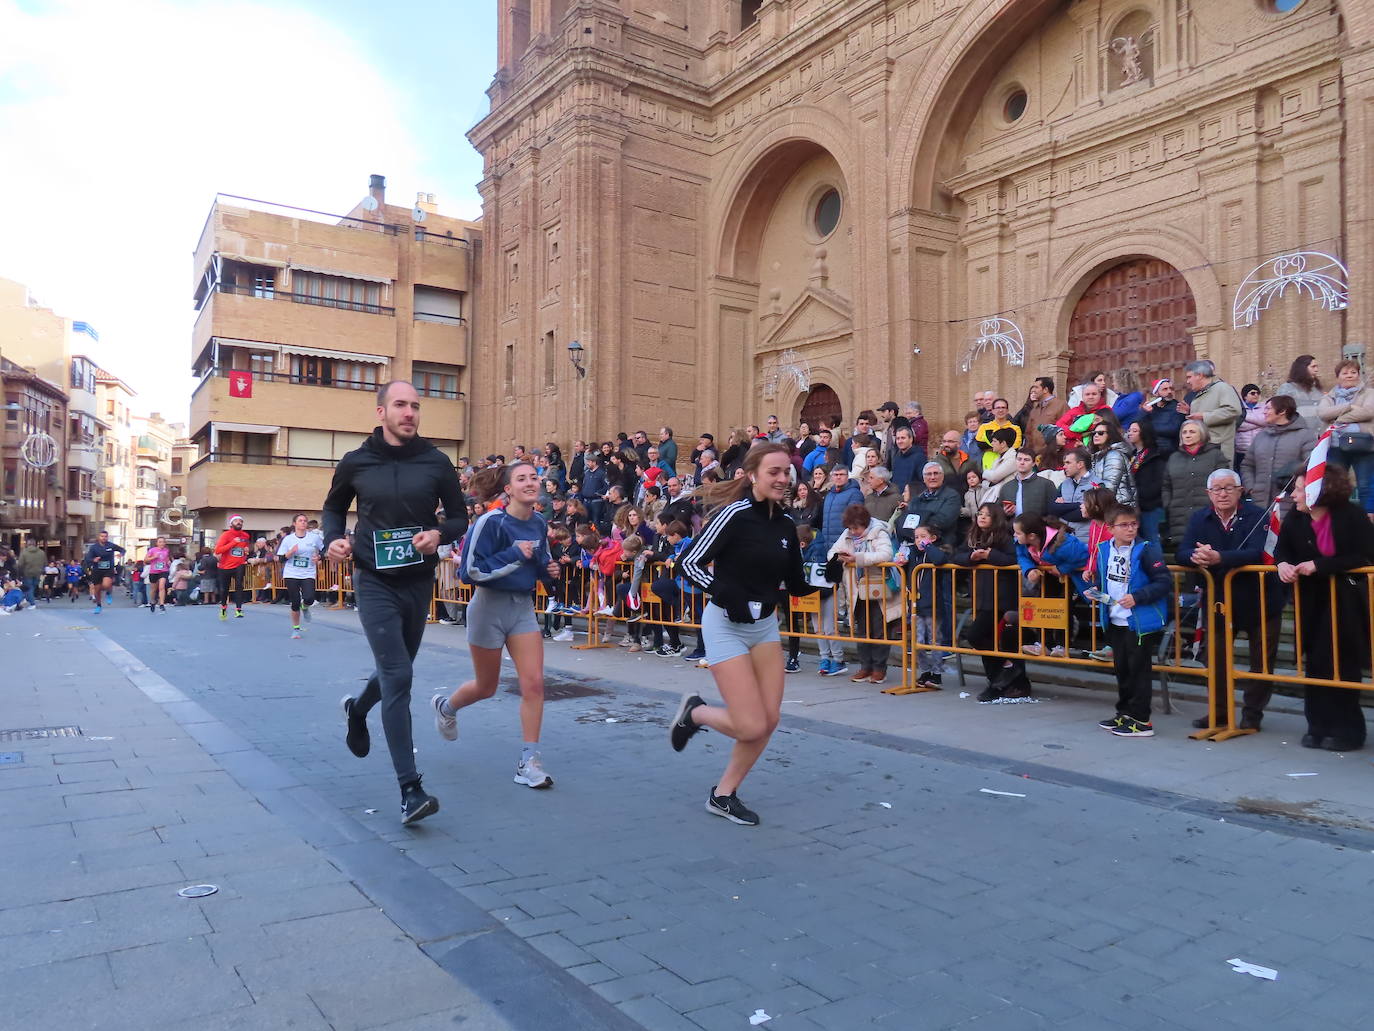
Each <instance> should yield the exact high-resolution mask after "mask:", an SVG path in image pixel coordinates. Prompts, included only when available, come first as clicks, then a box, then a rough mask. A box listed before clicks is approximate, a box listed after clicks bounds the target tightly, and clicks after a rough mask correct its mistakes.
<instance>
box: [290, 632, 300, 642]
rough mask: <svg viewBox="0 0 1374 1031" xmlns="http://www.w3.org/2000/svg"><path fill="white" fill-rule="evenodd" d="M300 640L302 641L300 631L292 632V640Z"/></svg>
mask: <svg viewBox="0 0 1374 1031" xmlns="http://www.w3.org/2000/svg"><path fill="white" fill-rule="evenodd" d="M300 639H301V632H300V631H299V630H292V631H291V640H293V641H299V640H300Z"/></svg>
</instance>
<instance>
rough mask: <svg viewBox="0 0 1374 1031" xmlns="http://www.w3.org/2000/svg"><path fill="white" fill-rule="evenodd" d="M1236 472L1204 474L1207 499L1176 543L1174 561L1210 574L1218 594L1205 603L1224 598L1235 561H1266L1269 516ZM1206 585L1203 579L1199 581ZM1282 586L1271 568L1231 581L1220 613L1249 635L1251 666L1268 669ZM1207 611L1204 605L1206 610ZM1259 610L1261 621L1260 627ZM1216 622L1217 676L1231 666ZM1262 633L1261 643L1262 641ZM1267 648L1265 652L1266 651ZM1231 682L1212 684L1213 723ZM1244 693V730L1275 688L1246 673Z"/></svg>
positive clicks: (1254, 723) (1256, 723) (1255, 724)
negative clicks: (1245, 497) (1245, 492)
mask: <svg viewBox="0 0 1374 1031" xmlns="http://www.w3.org/2000/svg"><path fill="white" fill-rule="evenodd" d="M1241 490H1242V488H1241V485H1240V477H1239V476H1238V475H1237V474H1236V472H1235V471H1234V470H1232V469H1217V470H1216V471H1214V472H1213V473H1211V474H1210V475H1209V476H1208V477H1207V496H1208V498H1209V502H1208V503H1207V504H1206V505H1204V506H1203V507H1201V508H1199V509H1198V510H1197V511H1196V512H1194V513H1193V514H1192V516H1191V517H1190V518H1189V520H1188V524H1187V526H1186V528H1185V529H1184V532H1183V536H1182V538H1181V539H1180V540H1179V544H1178V564H1179V565H1181V566H1196V567H1198V568H1199V569H1205V570H1207V571H1208V572H1209V573H1211V575H1212V579H1211V582H1212V584H1213V585H1214V587H1215V590H1216V591H1217V592H1218V596H1217V597H1216V598H1208V597H1207V596H1206V595H1205V594H1204V596H1203V599H1202V600H1203V603H1204V604H1205V605H1209V606H1210V605H1211V604H1214V603H1216V602H1220V601H1222V600H1223V598H1222V596H1221V593H1220V592H1221V591H1222V588H1223V584H1224V582H1225V579H1226V574H1227V573H1228V572H1229V571H1230V570H1232V569H1235V568H1237V567H1238V566H1257V565H1262V564H1263V563H1264V540H1265V533H1266V530H1267V528H1268V518H1267V514H1266V512H1265V510H1264V509H1262V508H1260V507H1259V506H1258V505H1252V504H1251V503H1250V502H1248V501H1241ZM1261 577H1263V578H1264V587H1263V594H1264V611H1263V612H1261V609H1260V594H1261V586H1260V578H1261ZM1202 586H1203V587H1204V588H1205V586H1206V581H1205V580H1203V581H1202ZM1283 606H1284V591H1283V587H1282V585H1281V584H1280V583H1279V582H1278V580H1277V579H1276V578H1275V577H1274V575H1273V574H1272V573H1269V574H1261V573H1240V574H1237V576H1236V577H1235V579H1234V580H1233V581H1232V583H1231V608H1230V609H1229V611H1227V612H1226V613H1224V615H1223V617H1222V618H1225V619H1226V620H1228V621H1229V622H1230V624H1231V626H1232V628H1233V631H1234V634H1235V635H1236V636H1239V635H1241V634H1245V635H1246V636H1247V637H1248V638H1249V639H1250V672H1252V673H1263V672H1265V671H1266V670H1268V671H1270V672H1272V671H1273V669H1274V659H1275V657H1276V656H1277V655H1278V648H1279V629H1280V627H1279V620H1280V617H1281V616H1282V615H1283ZM1204 611H1205V610H1204ZM1261 616H1263V621H1264V626H1263V628H1261V625H1260V624H1261ZM1222 630H1223V628H1222V626H1221V624H1220V623H1218V624H1217V628H1216V632H1215V633H1214V634H1213V635H1212V640H1211V642H1210V643H1211V649H1210V650H1211V667H1212V670H1213V671H1214V672H1215V674H1216V675H1217V676H1218V677H1222V678H1223V679H1224V677H1223V674H1222V671H1223V670H1226V669H1229V668H1230V662H1231V661H1233V660H1232V659H1231V657H1230V656H1229V655H1227V654H1226V652H1225V639H1226V638H1225V634H1224V633H1223V632H1222ZM1261 635H1263V638H1264V642H1265V647H1263V648H1262V647H1261V646H1260V639H1261ZM1266 653H1267V654H1266ZM1234 689H1235V684H1233V683H1219V684H1218V685H1217V690H1216V702H1217V708H1216V711H1215V712H1214V714H1213V715H1214V716H1215V718H1216V724H1215V725H1216V726H1225V724H1226V698H1227V694H1226V692H1227V691H1233V690H1234ZM1241 690H1242V697H1243V699H1244V704H1243V710H1242V714H1241V720H1240V726H1241V729H1243V730H1259V729H1260V722H1261V721H1262V720H1263V719H1264V707H1265V706H1266V705H1268V704H1269V698H1270V696H1271V695H1272V694H1273V693H1274V685H1273V683H1272V682H1269V681H1266V680H1250V679H1247V680H1245V681H1244V682H1243V684H1242V685H1241ZM1208 725H1209V724H1208V720H1207V717H1206V716H1202V717H1199V718H1198V719H1196V720H1194V721H1193V726H1195V727H1198V728H1202V727H1206V726H1208Z"/></svg>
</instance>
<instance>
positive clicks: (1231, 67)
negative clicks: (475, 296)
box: [470, 0, 1374, 452]
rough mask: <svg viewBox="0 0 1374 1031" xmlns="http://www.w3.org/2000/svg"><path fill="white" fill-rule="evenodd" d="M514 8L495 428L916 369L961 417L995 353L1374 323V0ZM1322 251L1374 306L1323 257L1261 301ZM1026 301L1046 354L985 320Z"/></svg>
mask: <svg viewBox="0 0 1374 1031" xmlns="http://www.w3.org/2000/svg"><path fill="white" fill-rule="evenodd" d="M500 12H501V13H500V19H499V26H500V39H499V70H498V71H497V73H496V77H495V79H494V81H493V83H492V85H491V87H490V89H489V95H490V98H491V112H490V114H488V115H487V116H486V117H485V118H483V119H482V120H481V122H480V123H479V124H478V125H476V126H475V127H474V128H473V129H472V131H471V133H470V139H471V140H472V142H473V143H474V145H475V146H476V147H477V148H478V150H480V151H481V153H482V154H483V156H484V159H485V176H484V178H483V181H482V183H481V192H482V197H483V204H484V207H483V232H484V236H485V239H486V241H487V245H486V249H485V254H484V257H483V264H482V270H483V272H482V274H483V281H484V284H485V285H484V290H485V294H484V298H485V299H484V305H483V309H482V311H481V312H480V313H479V323H478V332H477V334H476V336H475V345H474V346H475V353H474V357H473V363H472V364H473V370H474V378H473V389H472V390H471V391H470V394H471V396H472V397H473V399H474V401H473V409H472V442H473V450H474V451H477V452H485V451H489V450H503V448H504V446H505V445H507V444H509V443H510V442H511V441H513V440H518V441H521V442H524V443H531V442H539V441H542V440H544V439H549V438H555V439H559V440H564V441H566V440H567V439H568V438H569V437H572V436H585V437H605V436H606V435H608V434H609V433H611V432H612V431H614V430H616V429H620V428H626V429H639V428H643V429H648V430H650V431H651V432H652V431H653V430H655V429H656V428H657V427H658V426H660V425H662V424H663V423H668V424H670V425H673V426H674V427H675V429H676V430H677V431H678V433H679V435H680V436H688V435H694V434H695V433H696V432H698V431H699V430H703V429H710V430H713V431H715V432H717V433H719V432H722V431H724V430H726V429H727V428H728V427H730V426H732V425H740V424H742V423H745V422H752V421H757V420H758V419H759V417H760V416H761V415H762V414H765V413H766V412H769V411H776V412H777V413H778V414H779V415H780V416H781V417H782V418H783V421H784V422H785V423H786V422H789V421H795V420H796V419H797V418H799V417H800V416H801V415H802V413H803V411H805V412H807V414H832V415H834V414H842V415H843V417H844V419H845V420H846V421H848V420H850V419H852V417H853V415H854V413H855V410H856V407H858V406H864V405H869V404H872V403H874V402H877V401H881V400H884V399H887V398H895V399H897V400H902V399H903V398H904V397H908V396H909V397H918V398H920V399H922V400H924V401H925V402H926V404H927V408H928V412H929V414H931V415H933V416H934V418H935V419H936V420H937V421H945V420H951V419H957V418H958V417H959V416H961V415H962V413H963V411H964V410H965V408H966V406H967V403H968V396H969V393H970V392H971V391H972V390H973V389H975V388H996V389H998V390H999V392H1002V393H1005V394H1006V395H1007V396H1009V397H1012V398H1015V399H1018V400H1019V399H1020V398H1021V397H1023V396H1024V394H1025V391H1026V388H1027V385H1028V383H1029V381H1030V378H1031V376H1032V375H1036V374H1043V373H1049V374H1053V375H1054V376H1056V377H1057V378H1059V379H1060V380H1061V382H1062V381H1063V380H1064V379H1065V378H1068V377H1073V378H1075V379H1076V378H1077V377H1078V376H1080V375H1081V374H1083V373H1084V372H1087V371H1088V370H1090V369H1094V368H1098V367H1102V368H1105V369H1107V370H1109V371H1110V370H1113V369H1115V368H1119V367H1130V368H1133V369H1134V370H1136V371H1137V372H1138V373H1139V374H1140V375H1141V376H1142V378H1146V379H1148V378H1149V377H1151V376H1154V375H1157V374H1160V373H1166V372H1170V371H1176V370H1177V369H1178V368H1179V367H1180V365H1181V364H1182V363H1183V362H1184V361H1187V360H1189V359H1191V358H1193V357H1195V356H1196V357H1207V358H1211V359H1213V360H1215V361H1216V363H1217V365H1218V366H1219V368H1220V371H1221V373H1222V374H1223V375H1224V376H1226V377H1228V378H1233V379H1235V380H1236V381H1237V382H1241V381H1244V380H1248V379H1252V378H1253V379H1258V380H1260V381H1261V382H1264V383H1266V384H1268V385H1277V383H1280V382H1282V381H1283V379H1284V378H1285V375H1286V372H1287V369H1288V365H1289V363H1290V362H1291V360H1292V358H1294V357H1295V356H1296V355H1297V354H1299V353H1301V352H1310V353H1313V354H1317V355H1318V356H1320V358H1321V361H1322V365H1323V367H1324V368H1325V369H1328V370H1329V369H1330V368H1331V366H1332V365H1333V364H1334V362H1335V360H1336V358H1337V357H1338V355H1339V354H1340V353H1341V352H1342V350H1346V351H1348V352H1361V351H1362V348H1363V342H1364V341H1367V340H1369V339H1370V338H1371V337H1374V303H1372V302H1374V292H1372V291H1371V290H1370V288H1369V285H1370V282H1371V274H1372V273H1374V156H1372V155H1371V153H1370V148H1371V138H1374V121H1371V120H1370V119H1369V118H1368V117H1367V116H1366V114H1365V112H1366V111H1367V110H1369V109H1370V107H1371V102H1374V5H1371V4H1368V3H1357V2H1351V0H1208V2H1206V3H1196V2H1194V3H1186V2H1182V0H1073V2H1064V0H962V2H961V0H905V2H903V0H713V2H711V3H709V4H705V3H702V4H699V3H690V2H687V0H501V3H500ZM1296 252H1320V253H1324V254H1329V255H1334V256H1336V257H1338V258H1340V259H1342V260H1343V261H1344V262H1345V264H1346V265H1348V266H1349V270H1350V271H1349V286H1350V294H1351V300H1350V307H1349V309H1348V310H1344V311H1331V310H1327V308H1325V307H1323V306H1322V305H1321V304H1319V303H1317V302H1316V301H1313V300H1311V299H1309V298H1306V297H1302V296H1299V295H1298V294H1297V291H1296V289H1294V288H1293V287H1294V286H1295V285H1296V284H1294V283H1293V282H1292V281H1291V279H1290V280H1289V281H1287V282H1288V285H1289V287H1290V289H1288V291H1287V292H1286V293H1285V294H1284V295H1283V296H1282V297H1281V298H1280V299H1278V300H1275V301H1274V303H1273V306H1272V307H1271V308H1269V309H1268V310H1263V309H1257V310H1258V311H1259V314H1260V317H1259V319H1258V321H1256V322H1254V324H1253V325H1250V326H1248V327H1244V328H1237V321H1236V314H1235V312H1234V308H1235V307H1236V302H1237V298H1238V297H1239V298H1241V300H1242V305H1241V306H1242V307H1244V306H1245V303H1244V302H1245V301H1246V300H1247V299H1248V298H1249V296H1250V292H1251V288H1252V287H1253V286H1255V285H1256V283H1255V282H1254V281H1251V282H1249V283H1247V278H1248V277H1250V276H1251V273H1252V272H1254V271H1255V270H1256V269H1258V268H1260V267H1261V266H1266V265H1267V266H1268V267H1267V268H1266V269H1265V270H1264V271H1262V272H1260V273H1259V280H1260V281H1259V283H1258V286H1259V287H1261V288H1263V287H1264V286H1265V283H1266V282H1267V283H1268V284H1269V287H1270V290H1269V292H1271V293H1272V291H1273V289H1275V288H1277V287H1278V286H1280V285H1282V284H1283V282H1285V281H1284V280H1283V279H1282V278H1281V277H1282V276H1283V275H1285V274H1288V275H1290V276H1291V274H1292V273H1293V272H1294V271H1295V270H1296V266H1294V265H1291V264H1290V265H1284V266H1282V267H1280V268H1278V269H1275V268H1274V267H1273V265H1272V262H1273V260H1274V259H1276V258H1278V257H1280V256H1283V255H1286V254H1292V253H1296ZM1304 260H1305V261H1306V270H1305V271H1307V272H1311V271H1315V270H1316V266H1317V265H1319V264H1321V263H1322V262H1323V261H1324V259H1322V258H1319V257H1309V258H1307V259H1304ZM1333 271H1338V270H1335V268H1334V266H1333ZM1336 279H1337V280H1342V279H1344V276H1343V274H1338V275H1337V276H1336ZM1264 296H1268V294H1265V295H1264ZM1333 303H1335V304H1336V306H1337V307H1339V304H1338V302H1335V301H1333ZM992 318H1005V319H1006V320H1008V322H1010V323H1014V324H1015V327H1016V330H1017V331H1018V332H1019V334H1020V336H1021V338H1022V339H1023V340H1024V350H1025V367H1024V368H1020V367H1016V366H1015V365H1013V364H1010V363H1009V362H1007V361H1006V360H1005V359H1004V358H1003V356H1002V355H1001V354H1000V353H999V351H998V344H999V343H1001V344H1005V343H1006V342H1007V340H1015V339H1016V334H1015V333H1013V332H1012V331H1011V328H1010V327H1008V326H1005V325H1003V324H1000V323H999V324H996V325H995V326H994V325H989V326H988V327H987V328H986V329H981V328H980V327H981V326H982V324H983V323H984V322H985V320H989V319H992ZM1241 323H1242V325H1243V323H1244V319H1243V318H1242V320H1241ZM993 330H999V331H1005V332H1004V333H1003V334H1002V335H1001V336H999V335H998V334H997V333H995V332H993ZM980 338H981V339H982V343H983V345H985V346H984V347H983V348H982V349H981V350H980V348H979V345H978V344H977V343H976V341H978V340H979V339H980ZM573 340H576V341H578V342H579V343H580V345H581V347H582V348H583V351H582V355H583V358H582V361H583V364H584V365H585V367H586V369H587V373H586V376H585V378H582V377H580V376H579V375H578V374H577V372H576V371H575V370H574V368H573V367H572V364H571V363H570V362H569V360H568V353H567V346H568V344H569V343H570V342H572V341H573ZM917 350H919V353H914V352H916V351H917ZM784 356H786V358H787V360H786V361H783V360H782V359H783V358H784ZM966 359H967V360H968V362H969V364H970V366H971V369H970V371H969V372H964V371H961V365H962V364H963V363H964V361H965V360H966ZM798 369H803V370H807V371H809V375H798V374H797V373H796V370H798ZM1325 375H1326V376H1327V377H1328V378H1329V376H1330V373H1329V372H1327V373H1325Z"/></svg>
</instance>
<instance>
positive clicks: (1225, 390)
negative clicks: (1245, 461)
mask: <svg viewBox="0 0 1374 1031" xmlns="http://www.w3.org/2000/svg"><path fill="white" fill-rule="evenodd" d="M1183 371H1184V379H1185V380H1186V382H1187V384H1188V396H1187V401H1186V403H1185V404H1181V405H1179V406H1178V407H1179V411H1181V412H1183V413H1184V414H1185V415H1186V416H1188V418H1190V419H1197V420H1198V421H1199V422H1201V423H1202V425H1203V426H1205V427H1206V428H1207V439H1208V440H1210V441H1211V442H1212V443H1213V444H1215V445H1216V446H1217V447H1219V448H1221V450H1222V451H1223V452H1225V453H1226V461H1227V462H1231V463H1234V462H1235V460H1236V422H1237V420H1239V419H1240V414H1241V412H1242V411H1243V410H1244V406H1243V405H1242V404H1241V400H1240V394H1239V393H1238V392H1237V390H1236V388H1235V387H1233V386H1231V384H1229V383H1227V382H1226V381H1225V380H1223V379H1221V378H1220V377H1219V376H1218V375H1217V367H1216V366H1215V365H1213V364H1212V363H1211V362H1209V361H1207V360H1206V359H1201V360H1199V361H1195V362H1189V363H1188V364H1187V365H1185V366H1184V367H1183Z"/></svg>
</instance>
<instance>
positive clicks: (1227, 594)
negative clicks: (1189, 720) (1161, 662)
mask: <svg viewBox="0 0 1374 1031" xmlns="http://www.w3.org/2000/svg"><path fill="white" fill-rule="evenodd" d="M1255 573H1270V574H1274V575H1273V576H1262V577H1258V578H1257V580H1258V584H1259V597H1258V608H1257V610H1256V611H1257V613H1258V614H1261V618H1259V619H1258V620H1257V622H1256V623H1255V626H1254V628H1253V629H1254V630H1258V631H1259V632H1258V634H1257V635H1254V636H1252V637H1251V640H1250V642H1249V647H1250V651H1251V655H1252V661H1251V663H1250V665H1251V666H1252V667H1254V666H1255V665H1256V663H1258V665H1259V668H1258V669H1254V668H1252V669H1251V670H1248V671H1242V670H1241V669H1239V668H1238V663H1237V662H1236V654H1235V652H1236V634H1237V631H1238V630H1240V629H1242V628H1240V627H1237V626H1236V622H1235V620H1234V619H1233V618H1230V615H1229V614H1230V613H1233V612H1234V611H1235V606H1234V599H1235V592H1236V589H1237V586H1236V582H1235V580H1236V577H1238V576H1243V575H1247V574H1255ZM1322 580H1324V581H1325V583H1324V584H1321V583H1320V581H1322ZM1342 581H1345V585H1344V586H1343V585H1342ZM1314 583H1315V585H1316V589H1315V590H1314V591H1312V592H1310V593H1311V597H1310V598H1309V600H1308V602H1304V601H1303V597H1302V596H1303V593H1304V592H1303V591H1302V590H1297V589H1295V588H1298V587H1300V586H1306V585H1311V584H1314ZM1322 587H1325V590H1322ZM1274 590H1280V591H1284V592H1285V594H1286V596H1287V597H1286V602H1287V603H1291V605H1292V610H1293V619H1292V628H1293V671H1292V672H1280V671H1279V669H1278V664H1277V661H1276V655H1275V653H1276V651H1277V648H1276V645H1277V643H1278V642H1276V641H1273V640H1272V639H1271V638H1270V633H1271V632H1272V631H1273V630H1274V629H1275V627H1273V626H1272V625H1271V621H1270V620H1267V619H1265V618H1262V614H1264V613H1265V612H1266V611H1267V609H1268V604H1269V603H1270V602H1271V598H1270V594H1271V592H1272V591H1274ZM1217 607H1218V611H1219V612H1222V613H1226V614H1227V616H1226V618H1224V619H1223V620H1222V622H1223V624H1224V627H1225V630H1224V636H1223V640H1222V647H1223V650H1224V652H1223V653H1224V655H1225V658H1226V667H1227V668H1226V674H1227V677H1226V679H1225V680H1224V681H1223V683H1222V684H1213V685H1210V686H1211V687H1212V690H1211V691H1209V693H1208V698H1207V702H1208V713H1209V714H1210V719H1211V725H1209V726H1208V727H1207V728H1206V729H1204V730H1200V731H1198V732H1197V733H1196V734H1193V735H1192V736H1193V737H1194V738H1209V739H1211V740H1214V741H1225V740H1226V739H1228V738H1232V737H1240V736H1242V735H1246V734H1253V733H1255V730H1254V729H1253V728H1243V727H1241V726H1240V725H1239V721H1237V719H1236V692H1235V690H1234V688H1232V687H1231V686H1230V685H1232V684H1234V683H1239V682H1243V681H1263V682H1267V683H1269V684H1289V685H1292V686H1294V687H1304V688H1313V687H1315V688H1341V689H1346V690H1353V691H1369V690H1372V689H1374V684H1371V683H1369V682H1368V681H1366V680H1365V679H1364V674H1365V671H1366V670H1370V669H1374V567H1361V568H1359V569H1352V570H1349V571H1348V572H1345V573H1339V574H1335V575H1325V576H1323V575H1321V574H1315V573H1314V574H1312V577H1310V578H1309V577H1300V578H1299V580H1298V582H1297V583H1295V584H1293V585H1291V587H1290V586H1289V585H1284V584H1281V583H1279V582H1278V577H1277V574H1276V569H1275V567H1274V566H1238V567H1237V568H1235V569H1232V570H1230V571H1228V572H1227V574H1226V579H1225V581H1224V582H1223V585H1222V598H1221V601H1220V602H1219V603H1218V606H1217ZM1361 608H1362V609H1363V611H1359V610H1360V609H1361ZM1342 616H1344V617H1345V620H1344V621H1345V623H1346V627H1347V631H1349V630H1351V629H1353V628H1354V627H1355V626H1359V628H1360V630H1361V633H1359V634H1350V633H1348V632H1347V633H1346V634H1342V632H1341V623H1342V621H1343V620H1342V618H1341V617H1342ZM1281 627H1282V624H1280V625H1279V627H1278V629H1281ZM1255 636H1257V637H1258V640H1255V639H1254V637H1255ZM1256 652H1257V654H1256ZM1271 657H1274V658H1275V661H1271ZM1313 666H1316V667H1318V668H1317V669H1316V670H1315V671H1314V670H1313ZM1218 691H1223V692H1224V693H1225V696H1226V697H1225V700H1224V703H1225V704H1224V706H1223V705H1218V704H1217V703H1218V701H1219V699H1218V697H1217V692H1218ZM1220 708H1224V709H1225V717H1226V722H1225V724H1218V723H1217V722H1216V716H1217V710H1218V709H1220Z"/></svg>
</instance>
